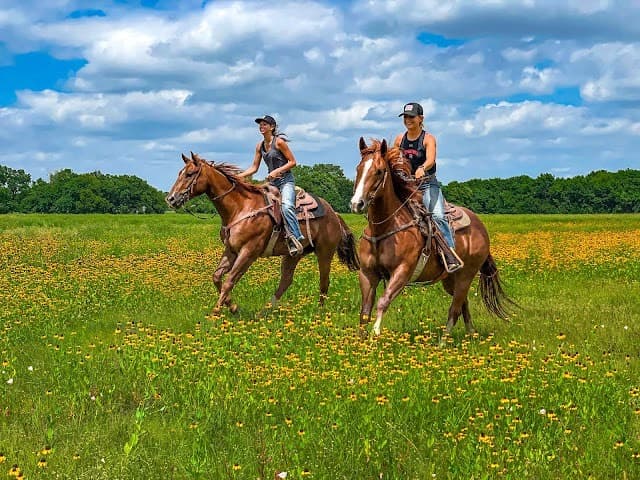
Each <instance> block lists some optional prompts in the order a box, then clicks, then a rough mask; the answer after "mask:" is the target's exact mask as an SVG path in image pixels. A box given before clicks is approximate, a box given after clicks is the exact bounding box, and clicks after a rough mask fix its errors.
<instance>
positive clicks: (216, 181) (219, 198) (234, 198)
mask: <svg viewBox="0 0 640 480" xmlns="http://www.w3.org/2000/svg"><path fill="white" fill-rule="evenodd" d="M209 175H210V177H209V188H208V189H207V196H208V197H209V200H211V201H212V202H213V204H214V205H215V207H216V210H217V212H218V214H219V215H220V219H221V220H222V224H223V225H227V224H229V223H231V222H233V219H234V218H235V217H236V216H237V215H238V214H239V213H240V212H241V211H242V210H243V209H244V207H245V204H246V203H247V200H248V198H247V197H246V196H245V195H243V194H242V193H241V192H240V191H239V190H238V186H237V185H235V186H234V185H233V184H232V183H231V182H230V181H229V180H228V179H227V178H226V177H225V176H224V175H222V174H220V173H217V172H216V173H213V172H210V173H209Z"/></svg>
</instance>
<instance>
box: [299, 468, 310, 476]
mask: <svg viewBox="0 0 640 480" xmlns="http://www.w3.org/2000/svg"><path fill="white" fill-rule="evenodd" d="M300 475H301V476H303V477H307V476H309V475H311V472H310V471H309V470H308V469H306V468H305V469H304V470H303V471H302V473H301V474H300Z"/></svg>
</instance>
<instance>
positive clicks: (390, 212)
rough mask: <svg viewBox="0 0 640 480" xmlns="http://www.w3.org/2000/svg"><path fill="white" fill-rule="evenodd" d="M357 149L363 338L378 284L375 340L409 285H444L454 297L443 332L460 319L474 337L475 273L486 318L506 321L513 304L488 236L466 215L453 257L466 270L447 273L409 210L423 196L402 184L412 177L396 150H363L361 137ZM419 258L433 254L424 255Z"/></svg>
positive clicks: (383, 145)
mask: <svg viewBox="0 0 640 480" xmlns="http://www.w3.org/2000/svg"><path fill="white" fill-rule="evenodd" d="M359 146H360V155H361V160H360V163H359V164H358V167H357V171H356V181H355V192H354V195H353V197H352V199H351V209H352V211H354V212H356V213H357V212H362V211H366V212H367V217H368V221H369V225H368V226H367V227H366V229H365V233H364V235H363V238H362V239H361V241H360V252H359V256H360V274H359V275H360V291H361V294H362V307H361V310H360V327H361V332H362V333H364V330H365V326H366V324H367V323H368V322H369V320H370V317H371V310H372V308H373V303H374V301H375V297H376V287H377V286H378V283H379V282H380V280H382V279H384V280H385V281H386V282H387V283H386V288H385V289H384V293H383V295H382V296H381V297H380V299H379V301H378V305H377V312H376V321H375V324H374V326H373V332H374V333H375V334H376V335H378V334H380V326H381V323H382V317H383V315H384V313H385V312H386V311H387V309H388V308H389V305H390V304H391V302H392V301H393V299H394V298H396V297H397V296H398V294H399V293H400V292H401V291H402V289H403V288H404V286H405V285H407V283H409V282H410V281H411V282H426V283H429V284H432V283H436V282H438V281H442V285H443V286H444V289H445V290H446V291H447V293H449V295H451V296H452V297H453V300H452V302H451V306H450V307H449V316H448V321H447V332H449V333H450V332H451V330H452V329H453V327H454V325H455V324H456V322H457V321H458V318H459V317H460V314H462V316H463V318H464V323H465V327H466V330H467V333H473V332H474V331H475V329H474V327H473V323H472V322H471V315H470V313H469V302H468V300H467V294H468V292H469V288H470V286H471V282H472V281H473V279H474V277H475V276H476V274H477V273H478V272H480V293H481V296H482V300H483V303H484V305H485V307H486V308H487V310H488V311H489V312H490V313H492V314H495V315H497V316H499V317H501V318H506V315H507V313H506V310H505V308H504V301H505V300H506V301H508V302H511V300H509V299H508V298H507V297H506V295H505V294H504V292H503V290H502V286H501V284H500V279H499V277H498V269H497V267H496V264H495V262H494V260H493V257H492V256H491V254H490V252H489V235H488V234H487V230H486V228H485V227H484V225H483V224H482V222H481V221H480V219H479V218H478V217H477V216H476V215H475V214H474V213H473V212H472V211H470V210H468V209H464V211H465V212H466V213H467V215H468V216H469V218H470V220H471V224H470V225H469V226H468V227H466V228H464V229H461V230H459V231H457V232H456V234H455V242H456V252H457V254H458V256H459V257H460V258H461V259H462V260H463V262H464V267H463V268H462V269H460V270H458V271H456V272H454V273H451V274H449V273H447V271H446V270H445V268H444V266H443V265H442V263H441V261H440V259H439V258H438V255H436V254H434V253H435V252H436V242H435V239H434V238H432V241H431V244H430V245H429V244H427V242H426V240H425V237H424V236H423V234H422V233H421V230H420V228H419V226H418V223H417V222H416V219H415V215H414V213H413V212H412V211H411V209H410V208H409V202H411V201H415V202H419V203H420V204H422V201H421V192H420V191H418V190H417V188H416V187H415V186H413V187H411V185H410V182H407V181H406V179H407V174H408V173H409V174H410V172H408V171H407V168H408V164H407V162H405V161H404V159H403V157H402V155H401V153H400V150H399V149H398V148H392V149H388V148H387V142H386V140H383V141H382V142H380V141H378V140H373V143H372V145H371V146H367V144H366V142H365V141H364V139H363V138H362V137H361V138H360V145H359ZM392 166H393V167H392ZM403 176H404V178H403ZM394 185H395V186H394ZM396 190H397V192H396ZM423 252H430V253H431V254H428V253H426V254H425V255H423ZM421 259H422V260H421ZM425 259H426V262H425ZM420 268H422V271H421V272H420ZM511 303H513V302H511Z"/></svg>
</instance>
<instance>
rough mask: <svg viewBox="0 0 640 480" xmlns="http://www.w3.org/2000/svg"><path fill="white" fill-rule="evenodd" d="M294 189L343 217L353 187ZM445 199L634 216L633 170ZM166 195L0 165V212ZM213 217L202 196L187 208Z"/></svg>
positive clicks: (309, 177)
mask: <svg viewBox="0 0 640 480" xmlns="http://www.w3.org/2000/svg"><path fill="white" fill-rule="evenodd" d="M294 175H295V178H296V184H297V185H298V186H300V187H302V188H304V189H305V190H307V191H309V192H311V193H314V194H315V195H318V196H320V197H323V198H324V199H326V200H327V201H328V202H329V203H330V204H331V205H332V206H333V208H334V209H335V210H336V211H338V212H348V211H349V200H350V199H351V195H352V193H353V181H352V180H350V179H348V178H346V177H345V175H344V172H343V170H342V168H341V167H339V166H336V165H331V164H316V165H313V166H306V165H298V166H296V167H295V169H294ZM443 192H444V195H445V197H446V198H447V200H448V201H450V202H452V203H456V204H458V205H464V206H466V207H468V208H470V209H472V210H474V211H475V212H477V213H638V212H640V170H631V169H627V170H620V171H618V172H608V171H604V170H599V171H596V172H592V173H590V174H588V175H585V176H576V177H571V178H556V177H554V176H553V175H551V174H548V173H545V174H542V175H540V176H538V177H537V178H531V177H528V176H525V175H521V176H517V177H511V178H491V179H482V180H480V179H474V180H468V181H464V182H456V181H454V182H450V183H449V184H447V185H443ZM165 195H166V192H161V191H160V190H158V189H156V188H154V187H152V186H151V185H149V184H148V183H147V182H146V181H144V180H142V179H140V178H138V177H135V176H130V175H119V176H116V175H108V174H103V173H101V172H92V173H84V174H78V173H74V172H72V171H71V170H69V169H64V170H61V171H58V172H56V173H54V174H52V175H51V176H50V177H49V180H48V181H45V180H42V179H37V180H35V181H32V180H31V176H30V175H29V174H28V173H26V172H24V171H23V170H14V169H11V168H9V167H5V166H2V165H0V213H9V212H22V213H162V212H165V211H166V210H167V205H166V203H165V201H164V197H165ZM187 209H188V210H190V211H192V212H199V213H215V208H214V207H213V204H212V203H211V202H209V200H208V199H207V198H206V197H204V196H203V197H199V198H197V199H194V200H191V201H190V202H189V203H188V204H187Z"/></svg>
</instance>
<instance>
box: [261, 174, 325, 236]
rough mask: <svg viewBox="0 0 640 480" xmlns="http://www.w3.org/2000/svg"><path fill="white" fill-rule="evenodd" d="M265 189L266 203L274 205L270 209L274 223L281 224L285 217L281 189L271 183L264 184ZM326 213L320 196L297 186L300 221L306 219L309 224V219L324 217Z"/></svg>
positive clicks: (297, 213) (297, 207)
mask: <svg viewBox="0 0 640 480" xmlns="http://www.w3.org/2000/svg"><path fill="white" fill-rule="evenodd" d="M263 190H264V193H263V196H264V200H265V205H268V206H273V207H274V208H270V209H269V214H270V215H271V218H272V220H273V223H274V225H276V226H281V225H282V222H283V218H282V209H281V206H280V191H279V190H278V189H277V188H276V187H274V186H273V185H270V184H266V185H264V186H263ZM326 213H327V212H326V211H325V208H324V206H323V205H322V203H320V201H319V200H318V197H316V196H315V195H313V194H311V193H309V192H307V191H306V190H304V189H302V188H300V187H297V186H296V215H297V217H298V221H299V222H301V221H305V222H307V224H308V222H309V220H313V219H315V218H320V217H324V215H325V214H326Z"/></svg>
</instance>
